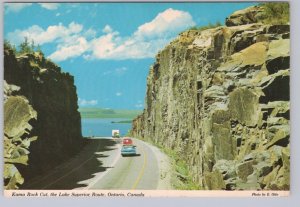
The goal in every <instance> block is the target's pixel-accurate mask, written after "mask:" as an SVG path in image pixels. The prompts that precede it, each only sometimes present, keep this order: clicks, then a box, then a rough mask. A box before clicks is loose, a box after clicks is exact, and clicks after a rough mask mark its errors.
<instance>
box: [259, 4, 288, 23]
mask: <svg viewBox="0 0 300 207" xmlns="http://www.w3.org/2000/svg"><path fill="white" fill-rule="evenodd" d="M260 6H261V7H262V8H263V13H262V16H261V21H262V22H263V23H266V24H287V23H289V21H290V7H289V3H288V2H266V3H262V4H260Z"/></svg>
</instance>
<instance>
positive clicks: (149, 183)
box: [87, 139, 159, 190]
mask: <svg viewBox="0 0 300 207" xmlns="http://www.w3.org/2000/svg"><path fill="white" fill-rule="evenodd" d="M133 142H134V145H136V146H137V155H136V156H130V157H121V156H120V151H118V155H116V156H119V159H118V161H117V162H116V164H115V165H114V167H113V168H112V169H110V171H109V172H108V173H106V174H105V175H104V176H102V177H101V179H97V177H96V178H95V180H96V182H95V181H94V182H92V184H90V185H89V186H88V187H87V189H121V190H122V189H130V190H134V189H144V190H150V189H157V186H158V182H159V167H158V161H157V159H156V156H155V154H154V152H153V151H152V149H151V148H150V147H149V145H148V144H147V143H145V142H143V141H140V140H137V139H133ZM100 176H101V175H100Z"/></svg>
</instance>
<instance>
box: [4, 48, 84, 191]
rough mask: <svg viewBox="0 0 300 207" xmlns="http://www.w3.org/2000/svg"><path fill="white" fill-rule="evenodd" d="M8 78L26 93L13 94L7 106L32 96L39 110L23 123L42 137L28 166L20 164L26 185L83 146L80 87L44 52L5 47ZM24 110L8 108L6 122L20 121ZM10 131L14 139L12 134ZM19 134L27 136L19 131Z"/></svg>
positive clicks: (34, 145)
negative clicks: (25, 52) (20, 53)
mask: <svg viewBox="0 0 300 207" xmlns="http://www.w3.org/2000/svg"><path fill="white" fill-rule="evenodd" d="M4 79H5V80H6V82H7V83H8V84H10V85H11V84H13V85H16V86H17V87H19V91H18V93H17V94H18V95H19V96H22V97H23V98H18V99H16V98H15V97H14V98H9V99H8V100H7V102H6V103H5V107H7V108H9V109H11V110H13V107H15V102H17V103H19V104H21V103H22V104H23V105H26V104H25V102H26V100H28V101H27V102H28V104H29V105H30V107H29V108H30V109H31V108H33V109H34V111H36V115H35V116H36V119H37V120H36V121H30V120H29V117H30V116H29V117H28V116H27V115H26V116H25V115H24V116H25V118H26V119H25V118H23V120H24V123H26V124H25V125H23V124H21V123H20V126H24V127H25V126H26V127H27V126H28V127H29V125H31V126H32V130H31V131H30V132H29V131H26V133H25V134H29V135H28V137H32V136H37V137H38V139H37V140H36V141H35V142H33V143H32V144H31V146H30V149H29V151H30V153H29V151H28V152H27V154H26V156H29V161H28V166H24V165H20V166H18V167H17V168H18V170H19V171H20V172H21V174H22V176H23V177H24V179H25V182H24V185H22V186H21V187H23V186H26V182H27V181H29V180H30V179H31V178H34V177H35V175H38V174H41V173H44V172H46V171H47V170H48V169H50V168H52V167H53V166H56V165H57V164H59V163H61V162H62V161H64V160H65V159H67V158H69V157H70V156H72V155H73V154H74V153H76V152H77V151H79V150H80V149H81V147H82V139H81V120H80V114H79V112H78V111H77V109H78V105H77V94H76V87H75V86H74V79H73V77H72V76H71V75H69V74H68V73H64V72H61V69H60V68H59V67H58V66H57V65H55V64H54V63H53V62H51V61H50V60H47V59H45V58H44V56H43V54H42V53H38V52H35V53H28V54H23V55H19V56H16V55H15V54H14V52H13V51H12V50H11V49H9V48H5V50H4ZM10 100H14V101H15V102H12V101H10ZM24 107H25V106H24ZM29 108H28V109H26V110H27V111H28V112H27V113H29V114H32V113H30V109H29ZM20 110H21V109H20ZM21 112H22V111H20V113H19V111H15V112H14V113H11V112H10V111H9V112H6V111H5V117H8V119H6V118H5V126H6V125H10V123H13V122H15V123H18V122H17V121H18V120H17V118H18V117H17V115H18V116H21V115H23V112H22V113H21ZM24 113H25V112H24ZM13 114H16V116H14V115H13ZM31 118H32V117H31ZM20 119H21V118H20ZM28 121H29V125H28ZM22 123H23V122H22ZM30 128H31V127H30ZM24 129H25V128H24ZM19 130H23V128H22V129H21V128H19ZM22 132H23V131H22ZM5 133H7V132H6V131H5ZM7 135H8V138H9V139H12V135H9V134H7ZM19 136H21V138H22V139H23V138H24V137H23V136H22V135H20V134H18V137H19ZM25 137H27V135H26V136H25ZM26 139H27V138H26ZM28 154H29V155H28Z"/></svg>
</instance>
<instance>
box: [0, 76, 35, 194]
mask: <svg viewBox="0 0 300 207" xmlns="http://www.w3.org/2000/svg"><path fill="white" fill-rule="evenodd" d="M19 89H20V88H19V87H17V86H14V85H8V84H7V83H6V82H5V81H4V188H5V189H18V188H19V185H21V184H23V183H24V178H23V176H22V175H21V173H20V172H19V170H18V168H17V165H28V154H29V150H28V149H29V146H30V144H31V142H32V141H35V140H36V139H37V137H30V136H28V134H29V133H30V131H31V129H32V126H31V125H30V124H29V121H30V120H32V119H36V111H35V110H33V108H32V107H31V106H30V105H29V103H28V100H27V99H26V98H25V97H22V96H16V95H13V94H14V93H15V92H17V91H18V90H19Z"/></svg>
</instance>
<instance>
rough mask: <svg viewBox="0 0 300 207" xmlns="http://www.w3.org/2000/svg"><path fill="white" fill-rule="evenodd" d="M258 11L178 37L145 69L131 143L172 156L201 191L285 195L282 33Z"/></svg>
mask: <svg viewBox="0 0 300 207" xmlns="http://www.w3.org/2000/svg"><path fill="white" fill-rule="evenodd" d="M262 10H263V8H262V7H258V6H256V7H250V8H248V9H246V10H242V11H238V12H235V13H234V14H233V15H232V16H230V17H228V18H227V19H226V24H227V26H221V27H216V28H212V29H207V30H204V31H200V30H199V31H198V30H189V31H186V32H183V33H182V34H180V35H179V36H178V37H177V38H176V39H175V40H174V41H172V42H171V43H170V44H169V45H167V46H166V47H165V48H164V49H163V50H162V51H161V52H159V54H157V56H156V62H155V63H154V64H153V66H152V67H151V68H150V72H149V75H148V78H147V92H146V107H145V109H144V112H143V114H141V115H140V116H138V117H137V118H136V119H135V120H134V122H133V127H132V135H133V136H137V137H140V138H142V139H145V140H151V141H152V142H154V143H156V144H158V145H161V146H163V147H164V148H167V149H168V150H173V151H175V152H176V153H177V154H178V155H179V157H180V159H182V160H185V162H186V163H187V166H188V170H189V172H190V174H191V175H192V178H193V181H194V182H195V183H197V184H198V185H199V186H200V187H201V188H203V189H214V190H216V189H224V190H245V189H247V190H250V189H251V190H261V189H263V190H267V189H272V190H288V189H289V166H290V162H289V160H290V152H289V149H290V147H289V146H290V140H289V137H290V127H289V112H290V96H289V78H290V67H289V58H290V53H289V44H290V40H289V25H288V24H280V25H274V24H266V23H262V22H263V21H260V20H261V14H260V12H261V11H262Z"/></svg>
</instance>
